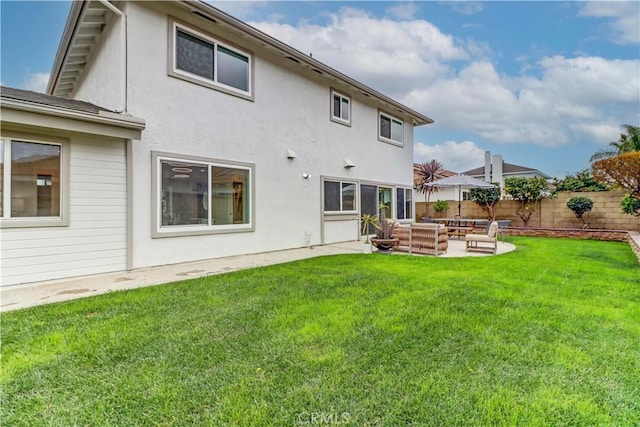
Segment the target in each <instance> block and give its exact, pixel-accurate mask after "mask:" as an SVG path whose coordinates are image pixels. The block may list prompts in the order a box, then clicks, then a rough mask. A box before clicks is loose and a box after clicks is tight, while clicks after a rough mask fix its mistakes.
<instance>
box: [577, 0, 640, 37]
mask: <svg viewBox="0 0 640 427" xmlns="http://www.w3.org/2000/svg"><path fill="white" fill-rule="evenodd" d="M579 14H580V15H581V16H590V17H595V18H605V19H607V20H608V22H607V24H605V28H606V29H607V32H608V33H609V34H608V35H609V37H610V38H611V39H612V41H613V42H614V43H618V44H634V43H640V3H639V2H637V1H632V2H622V1H606V2H605V1H588V2H585V3H584V7H583V8H582V9H581V10H580V13H579Z"/></svg>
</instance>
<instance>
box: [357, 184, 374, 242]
mask: <svg viewBox="0 0 640 427" xmlns="http://www.w3.org/2000/svg"><path fill="white" fill-rule="evenodd" d="M360 207H361V212H360V214H361V215H366V214H369V215H378V186H377V185H364V184H363V185H360ZM360 231H362V223H361V224H360ZM375 231H376V230H375V227H374V226H372V225H369V230H368V233H367V234H374V233H375Z"/></svg>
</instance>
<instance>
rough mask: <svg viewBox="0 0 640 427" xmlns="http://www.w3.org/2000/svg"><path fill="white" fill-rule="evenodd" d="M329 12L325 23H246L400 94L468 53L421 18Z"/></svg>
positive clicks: (348, 10)
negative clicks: (396, 17) (407, 18)
mask: <svg viewBox="0 0 640 427" xmlns="http://www.w3.org/2000/svg"><path fill="white" fill-rule="evenodd" d="M328 16H329V19H330V22H329V24H328V25H326V26H320V25H315V24H309V23H307V22H301V23H299V24H298V25H297V26H292V25H288V24H281V23H276V22H252V23H250V25H252V26H255V27H257V28H259V29H260V30H262V31H264V32H266V33H267V34H271V35H273V36H274V37H276V38H278V39H279V40H282V41H284V42H285V43H287V44H290V45H291V46H293V47H295V48H296V49H298V50H300V51H302V52H305V53H309V52H311V53H313V57H314V58H316V59H318V60H320V61H322V62H324V63H326V64H328V65H330V66H332V67H334V68H336V69H338V70H340V71H341V72H344V73H345V74H347V75H351V76H353V77H355V78H357V79H358V80H360V81H362V82H363V83H365V84H368V85H370V86H372V87H373V88H375V89H377V90H381V91H383V92H384V93H385V94H387V95H389V96H392V97H398V98H399V97H401V96H402V95H403V94H404V93H406V92H407V91H408V90H410V88H412V87H413V86H414V85H415V84H416V82H417V81H423V82H428V81H430V80H433V79H435V78H437V77H438V76H440V75H442V74H446V73H448V72H450V68H449V66H448V65H447V62H448V61H453V60H464V59H468V57H469V54H468V53H467V52H466V51H465V49H464V48H463V47H461V46H460V45H459V44H458V43H456V41H455V40H454V38H453V37H451V36H449V35H446V34H443V33H442V32H441V31H440V30H439V29H438V28H437V27H435V26H434V25H433V24H431V23H429V22H427V21H424V20H409V21H402V22H398V21H394V20H391V19H387V18H383V19H378V18H375V17H373V16H371V15H370V14H368V13H367V12H364V11H362V10H358V9H353V8H343V9H341V10H340V11H339V12H338V13H335V14H330V15H328ZM373 28H375V31H372V29H373Z"/></svg>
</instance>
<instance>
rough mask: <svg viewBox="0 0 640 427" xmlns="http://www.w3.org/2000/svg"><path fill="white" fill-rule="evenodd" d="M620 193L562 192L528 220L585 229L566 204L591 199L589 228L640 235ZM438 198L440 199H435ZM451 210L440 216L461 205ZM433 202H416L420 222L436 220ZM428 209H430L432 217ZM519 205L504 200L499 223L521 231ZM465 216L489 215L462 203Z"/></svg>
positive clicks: (453, 204)
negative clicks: (423, 218)
mask: <svg viewBox="0 0 640 427" xmlns="http://www.w3.org/2000/svg"><path fill="white" fill-rule="evenodd" d="M624 194H625V193H624V192H620V191H600V192H562V193H558V196H557V197H556V198H553V199H542V200H541V201H540V202H539V203H538V206H536V208H535V212H534V214H533V216H532V217H531V220H529V227H532V228H561V229H571V228H582V222H581V221H580V220H579V219H578V218H576V216H575V215H574V213H573V211H572V210H571V209H569V208H568V207H567V202H568V201H569V199H570V198H572V197H578V196H582V197H588V198H590V199H591V200H593V209H592V210H591V211H590V212H587V213H585V214H584V216H583V217H584V219H585V220H586V222H587V224H588V226H589V228H595V229H604V230H629V231H640V218H638V217H634V216H632V215H627V214H624V213H622V207H621V206H620V200H621V199H622V197H623V196H624ZM436 198H437V195H436ZM448 202H449V210H447V211H446V212H444V213H443V214H442V215H441V216H443V217H453V216H454V215H455V214H457V213H458V201H457V200H456V201H453V200H449V201H448ZM433 204H434V202H429V203H428V205H427V204H426V203H424V202H416V210H415V211H416V213H417V220H418V221H419V220H420V217H421V216H433V207H432V205H433ZM425 205H427V206H428V212H429V213H430V215H424V213H425V212H427V209H426V207H425ZM516 208H517V203H516V202H515V201H513V200H501V201H499V202H498V204H496V206H495V207H494V209H495V212H496V219H510V220H511V225H512V226H513V227H522V226H523V225H524V224H523V222H522V220H521V219H520V218H518V216H517V215H516V213H515V212H516ZM462 216H463V217H465V216H466V217H469V218H486V217H487V214H486V213H485V212H484V211H483V210H482V209H481V208H480V206H478V205H476V204H475V203H474V202H471V201H462Z"/></svg>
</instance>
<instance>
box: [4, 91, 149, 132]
mask: <svg viewBox="0 0 640 427" xmlns="http://www.w3.org/2000/svg"><path fill="white" fill-rule="evenodd" d="M0 107H2V108H8V109H12V110H17V111H26V112H32V113H38V114H45V115H49V116H55V117H61V118H69V119H75V120H82V121H86V122H92V123H100V124H105V125H110V126H117V127H121V128H125V129H134V130H143V129H144V128H145V126H146V125H145V121H144V120H143V119H140V118H137V117H131V116H122V115H119V114H117V113H112V112H109V111H100V113H98V114H94V113H87V112H84V111H74V110H69V109H66V108H60V107H54V106H50V105H43V104H37V103H33V102H28V101H20V100H16V99H6V98H3V99H1V100H0Z"/></svg>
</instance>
